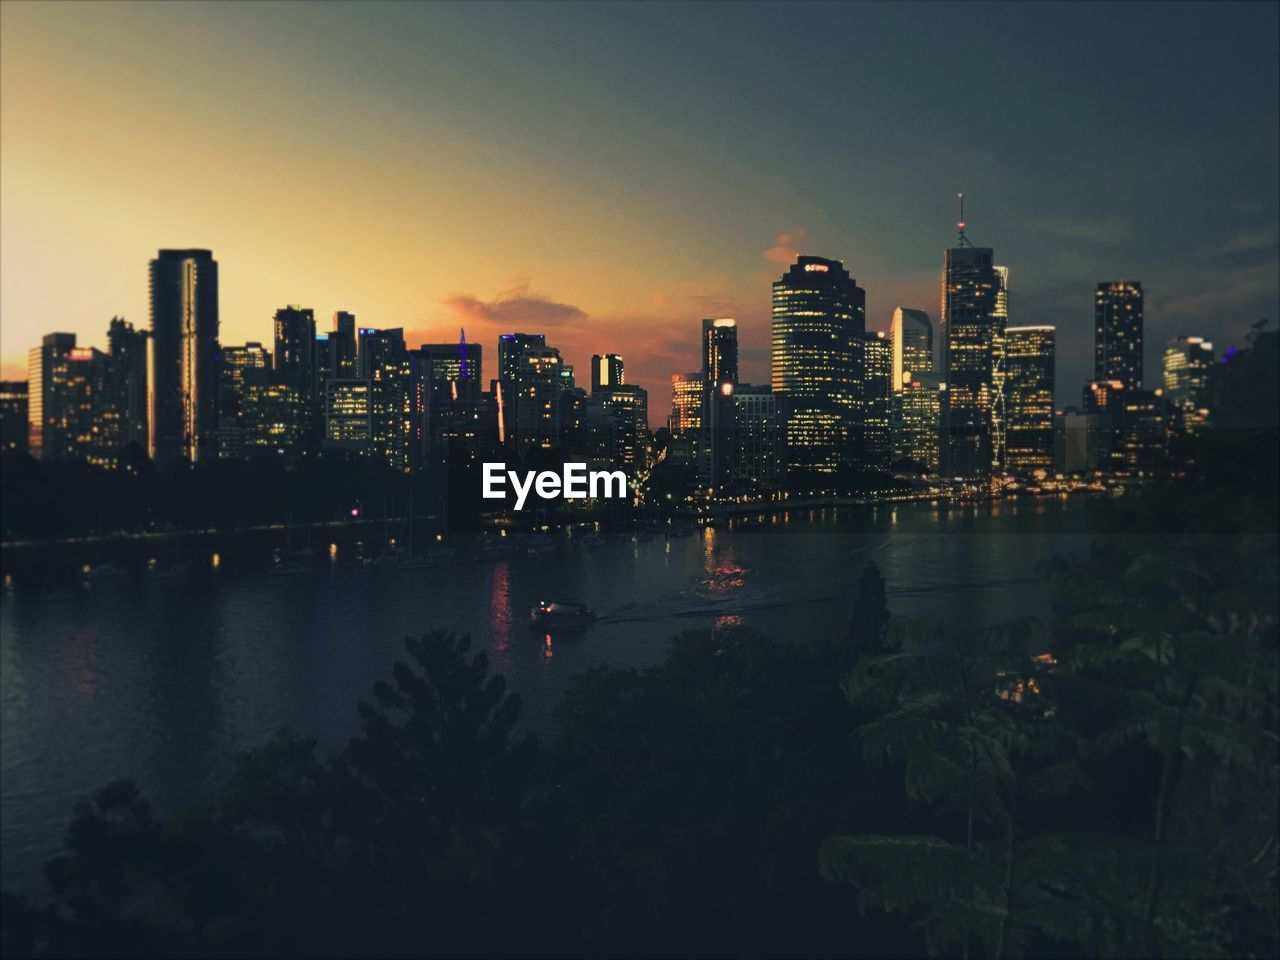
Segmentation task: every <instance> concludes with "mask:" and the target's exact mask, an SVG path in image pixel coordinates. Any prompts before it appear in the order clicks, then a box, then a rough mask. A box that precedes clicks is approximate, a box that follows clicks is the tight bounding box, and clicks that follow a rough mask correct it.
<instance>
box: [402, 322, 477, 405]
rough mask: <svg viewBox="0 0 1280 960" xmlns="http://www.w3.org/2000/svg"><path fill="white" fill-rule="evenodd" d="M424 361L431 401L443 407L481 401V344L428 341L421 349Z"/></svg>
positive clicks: (464, 341) (418, 350)
mask: <svg viewBox="0 0 1280 960" xmlns="http://www.w3.org/2000/svg"><path fill="white" fill-rule="evenodd" d="M416 352H417V354H418V356H420V357H422V358H423V360H424V361H425V363H424V368H423V369H424V374H425V376H426V379H427V394H428V399H429V402H431V403H435V404H437V405H440V406H443V405H446V404H448V403H457V402H461V401H467V402H476V401H479V399H480V395H481V393H483V384H484V368H483V365H482V360H483V353H484V352H483V350H481V347H480V344H478V343H467V341H466V338H465V337H463V338H462V339H461V340H460V341H459V342H458V343H424V344H422V346H420V347H418V349H417V351H416Z"/></svg>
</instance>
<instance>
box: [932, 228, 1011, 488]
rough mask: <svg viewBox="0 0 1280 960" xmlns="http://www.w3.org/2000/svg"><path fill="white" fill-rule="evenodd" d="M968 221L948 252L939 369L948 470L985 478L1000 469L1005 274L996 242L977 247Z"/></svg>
mask: <svg viewBox="0 0 1280 960" xmlns="http://www.w3.org/2000/svg"><path fill="white" fill-rule="evenodd" d="M964 226H965V225H964V221H963V220H961V222H960V224H959V228H960V240H959V243H958V245H956V246H954V247H951V248H950V249H948V250H947V251H946V255H945V258H944V266H943V273H942V314H941V318H940V321H939V325H938V338H939V341H940V347H941V364H940V368H941V370H942V373H943V380H944V382H945V383H946V385H947V403H946V404H945V405H944V409H943V419H944V423H943V431H942V451H941V456H942V466H941V469H942V472H943V474H944V475H946V476H955V477H965V478H969V479H983V478H988V477H990V476H991V475H992V472H993V471H994V470H995V469H998V468H999V465H1000V457H1001V452H1002V451H1001V448H1000V439H1001V437H1000V434H1001V432H1002V430H1001V422H1000V421H1001V414H1000V403H999V399H1000V397H999V392H1000V383H1001V380H1002V377H1003V375H1002V372H1001V370H1002V362H1003V356H1002V354H1003V344H1004V328H1005V323H1006V319H1007V307H1006V301H1005V298H1004V296H1003V294H1005V293H1006V285H1005V279H1004V276H1003V275H1002V271H1001V269H1000V268H999V267H997V266H996V264H995V262H994V260H993V254H992V250H991V248H990V247H975V246H974V245H973V244H972V243H970V242H969V238H968V237H966V236H965V232H964Z"/></svg>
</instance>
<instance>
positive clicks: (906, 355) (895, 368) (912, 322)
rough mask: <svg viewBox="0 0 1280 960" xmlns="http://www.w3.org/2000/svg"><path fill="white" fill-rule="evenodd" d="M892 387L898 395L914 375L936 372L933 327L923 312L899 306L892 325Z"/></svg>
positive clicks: (890, 339)
mask: <svg viewBox="0 0 1280 960" xmlns="http://www.w3.org/2000/svg"><path fill="white" fill-rule="evenodd" d="M889 347H890V350H891V351H892V359H891V361H890V362H891V363H892V372H891V373H892V387H893V392H894V393H897V392H898V391H899V390H901V389H902V384H903V383H904V382H907V381H910V379H911V375H913V374H917V373H933V324H932V323H930V322H929V315H928V314H927V313H925V312H924V311H923V310H909V309H907V308H906V307H898V308H896V309H895V310H894V311H893V321H892V323H891V324H890V326H889Z"/></svg>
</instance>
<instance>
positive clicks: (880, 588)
mask: <svg viewBox="0 0 1280 960" xmlns="http://www.w3.org/2000/svg"><path fill="white" fill-rule="evenodd" d="M888 644H889V603H888V600H887V598H886V596H885V586H884V577H883V576H881V575H880V568H879V567H878V566H876V564H875V562H874V561H871V562H869V563H868V564H867V565H866V566H865V567H863V568H862V576H861V577H860V578H859V579H858V595H857V599H855V600H854V602H853V618H852V619H851V620H850V622H849V639H848V647H849V650H848V656H851V657H852V662H854V663H856V662H857V661H858V660H859V659H861V658H862V657H878V656H882V655H883V654H885V653H887V652H888V649H889V646H888Z"/></svg>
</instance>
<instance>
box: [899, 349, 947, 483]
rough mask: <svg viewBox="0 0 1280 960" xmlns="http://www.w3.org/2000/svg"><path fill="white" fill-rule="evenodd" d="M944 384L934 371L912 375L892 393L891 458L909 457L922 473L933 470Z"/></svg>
mask: <svg viewBox="0 0 1280 960" xmlns="http://www.w3.org/2000/svg"><path fill="white" fill-rule="evenodd" d="M946 398H947V392H946V385H945V384H943V383H942V382H940V381H939V379H938V376H937V374H933V373H919V374H914V373H913V374H912V375H911V379H910V380H905V381H903V384H902V389H901V390H899V391H898V392H897V393H895V394H894V395H893V421H892V425H891V432H892V442H893V459H894V461H898V460H912V461H914V462H915V463H917V464H919V466H920V467H922V468H923V469H924V470H925V472H926V473H937V472H938V463H939V448H940V440H941V430H942V413H943V410H944V409H945V408H946Z"/></svg>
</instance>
